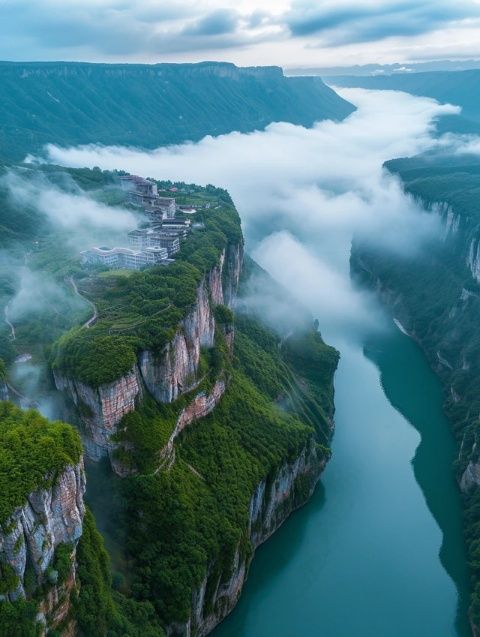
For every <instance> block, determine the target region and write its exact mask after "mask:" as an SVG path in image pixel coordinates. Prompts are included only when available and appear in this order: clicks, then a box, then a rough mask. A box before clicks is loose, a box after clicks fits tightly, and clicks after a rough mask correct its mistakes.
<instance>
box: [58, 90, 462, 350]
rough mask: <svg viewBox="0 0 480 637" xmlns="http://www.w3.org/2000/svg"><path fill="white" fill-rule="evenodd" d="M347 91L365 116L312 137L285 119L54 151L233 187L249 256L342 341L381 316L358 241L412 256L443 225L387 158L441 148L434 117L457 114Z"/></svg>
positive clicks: (323, 126) (398, 97)
mask: <svg viewBox="0 0 480 637" xmlns="http://www.w3.org/2000/svg"><path fill="white" fill-rule="evenodd" d="M340 92H341V94H342V96H344V97H345V98H346V99H348V100H349V101H351V102H353V103H354V104H355V105H356V106H357V107H358V110H357V111H356V112H355V113H353V114H352V115H351V116H350V117H348V118H347V119H346V120H345V121H343V122H340V123H337V122H332V121H325V122H320V123H318V124H317V125H316V126H315V127H314V128H313V129H305V128H302V127H300V126H294V125H291V124H285V123H277V124H272V125H270V126H269V127H268V128H267V130H266V131H264V132H255V133H251V134H247V135H244V134H240V133H232V134H229V135H224V136H221V137H217V138H212V137H206V138H205V139H203V140H202V141H201V142H199V143H196V144H194V143H189V144H184V145H180V146H173V147H169V148H159V149H157V150H155V151H152V152H144V151H142V150H137V149H131V148H120V147H101V146H86V147H80V148H67V149H65V148H59V147H56V146H48V147H47V149H46V152H47V155H48V159H49V160H50V161H52V162H54V163H56V164H61V165H67V166H73V167H81V166H90V167H92V166H100V167H101V168H102V169H115V168H116V169H123V170H127V171H129V172H132V173H137V174H140V175H143V176H150V177H155V178H161V179H172V180H175V181H176V180H178V181H186V182H196V183H199V184H207V183H214V184H215V185H218V186H223V187H225V188H227V189H228V190H229V191H230V194H231V195H232V197H233V199H234V201H235V203H236V205H237V208H238V210H239V212H240V215H241V217H242V220H243V226H244V232H245V237H246V241H247V249H248V250H249V251H250V252H251V254H252V255H253V257H254V258H255V259H256V260H257V261H258V263H259V264H260V265H261V266H262V267H264V268H265V269H266V270H267V271H268V272H269V273H270V274H271V275H272V276H273V277H274V278H275V279H276V280H277V281H279V282H280V283H282V284H283V285H284V286H286V287H287V288H288V290H289V291H290V293H291V294H292V295H293V296H294V298H296V299H297V300H298V301H299V302H300V303H302V304H304V305H305V306H306V307H307V308H308V309H309V310H310V311H311V312H312V314H313V315H314V316H315V317H318V318H319V320H320V327H321V329H322V332H323V333H324V334H325V335H326V336H327V338H328V339H332V340H334V341H335V342H338V339H339V338H340V339H341V338H344V337H345V336H346V335H347V334H352V333H356V332H357V331H358V330H363V329H365V328H369V327H370V326H371V325H372V324H374V323H375V322H376V321H377V318H378V316H377V310H376V309H375V305H374V303H373V301H372V300H371V299H370V298H368V297H367V296H366V295H365V294H364V293H362V292H360V291H358V290H356V289H355V288H354V286H353V285H352V283H351V281H350V277H349V254H350V246H351V241H352V236H353V235H354V234H358V235H360V236H362V237H363V238H366V239H368V240H369V241H372V242H374V243H375V244H376V245H380V246H383V247H384V248H385V249H386V250H391V251H395V252H397V253H398V252H400V253H401V254H404V255H405V258H409V257H410V256H411V255H412V254H415V252H416V251H417V250H419V249H422V246H424V245H425V242H427V241H428V240H429V239H430V238H431V237H433V236H435V235H436V233H437V231H438V230H439V228H438V226H437V224H438V223H439V222H438V219H437V218H436V217H435V216H433V215H429V214H427V213H425V212H424V211H422V210H421V209H420V208H419V206H418V205H417V204H416V203H415V202H414V201H413V200H412V199H411V198H409V197H408V196H406V195H405V194H404V193H403V191H402V188H401V185H400V183H399V181H398V180H397V178H395V177H393V176H391V175H390V174H388V173H387V172H386V171H385V170H384V168H383V167H382V165H383V162H384V161H385V160H387V159H391V158H395V157H401V156H409V155H413V154H417V153H420V152H423V151H425V150H427V149H430V148H433V147H435V145H436V144H439V143H440V142H438V140H437V141H436V140H435V139H434V138H433V136H432V132H433V129H434V123H435V118H437V117H438V116H440V115H443V114H446V113H457V112H458V110H459V109H458V108H457V107H454V106H451V105H439V104H438V103H436V102H435V101H433V100H431V99H427V98H417V97H413V96H410V95H407V94H405V93H399V92H386V91H384V92H380V91H365V90H361V89H352V90H341V91H340ZM256 302H257V305H258V304H260V305H261V304H262V303H263V305H264V311H265V312H266V313H267V314H268V312H269V309H270V310H271V307H270V304H269V301H268V299H265V298H261V295H260V298H257V299H256ZM283 314H287V315H288V308H287V310H286V312H284V313H283ZM281 316H282V313H281V312H278V308H276V309H275V310H274V311H270V319H271V321H272V322H273V323H275V322H278V321H280V320H281Z"/></svg>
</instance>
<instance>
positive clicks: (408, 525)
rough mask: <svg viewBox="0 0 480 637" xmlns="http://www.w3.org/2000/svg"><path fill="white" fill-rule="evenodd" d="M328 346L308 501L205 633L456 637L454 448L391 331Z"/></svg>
mask: <svg viewBox="0 0 480 637" xmlns="http://www.w3.org/2000/svg"><path fill="white" fill-rule="evenodd" d="M336 345H337V347H339V348H340V349H341V353H342V358H341V362H340V365H339V369H338V372H337V376H336V410H337V411H336V432H335V436H334V440H333V457H332V460H331V461H330V463H329V465H328V466H327V469H326V470H325V472H324V475H323V476H322V479H321V482H320V483H319V486H318V487H317V490H316V492H315V494H314V496H313V498H312V499H311V501H310V502H309V503H308V504H307V505H306V506H305V507H304V508H303V509H301V510H300V511H299V512H297V513H296V514H295V515H293V516H291V517H290V519H289V520H288V521H287V522H286V523H285V524H284V526H283V527H282V528H281V529H280V530H279V531H278V532H277V534H276V535H274V536H273V538H272V539H270V540H269V541H268V542H267V543H266V544H264V545H263V546H262V547H260V549H259V550H258V552H257V555H256V558H255V560H254V562H253V564H252V568H251V571H250V576H249V579H248V582H247V584H246V586H245V589H244V592H243V595H242V597H241V599H240V602H239V604H238V606H237V608H236V609H235V611H234V612H233V613H232V614H231V615H230V617H228V618H227V619H226V620H225V621H224V623H223V624H222V625H221V626H220V627H219V628H218V629H217V630H216V631H215V632H214V637H300V636H305V637H306V636H308V635H319V636H320V635H321V636H322V637H352V636H353V635H355V637H452V636H457V637H464V636H467V635H469V628H468V622H467V618H466V606H465V602H466V599H467V596H468V576H467V572H466V568H465V567H464V564H465V555H464V545H463V539H462V529H461V510H460V497H459V493H458V490H457V488H456V485H455V482H454V479H453V475H452V473H451V471H450V467H451V462H452V460H453V455H454V441H453V438H452V436H451V433H450V431H449V428H448V423H447V421H446V419H445V417H444V415H443V413H442V409H441V404H442V392H441V388H440V385H439V382H438V380H437V378H436V377H435V376H434V374H433V373H432V371H431V370H430V369H429V367H428V365H427V362H426V360H425V358H424V356H423V354H422V352H421V351H420V350H419V348H418V347H417V345H416V344H415V343H413V342H412V341H411V340H410V339H409V338H408V337H407V336H405V335H404V334H402V333H401V332H400V331H399V330H398V329H397V328H396V327H395V326H394V325H393V324H392V326H391V327H390V328H388V329H386V330H385V331H384V332H381V333H377V334H376V335H375V336H371V337H369V338H368V339H367V341H365V342H364V343H359V344H358V345H352V344H351V343H350V344H346V343H341V344H339V343H337V344H336ZM432 512H433V513H432ZM440 525H441V526H440ZM442 544H443V546H442ZM459 600H460V602H459ZM457 610H458V613H457ZM457 614H458V617H457Z"/></svg>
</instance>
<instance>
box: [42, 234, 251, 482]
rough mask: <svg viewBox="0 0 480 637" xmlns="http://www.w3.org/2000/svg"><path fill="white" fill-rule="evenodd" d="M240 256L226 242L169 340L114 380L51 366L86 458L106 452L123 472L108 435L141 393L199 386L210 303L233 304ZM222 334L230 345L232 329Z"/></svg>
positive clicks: (162, 398) (211, 325)
mask: <svg viewBox="0 0 480 637" xmlns="http://www.w3.org/2000/svg"><path fill="white" fill-rule="evenodd" d="M242 255H243V246H242V244H241V243H236V244H229V245H228V246H227V247H226V248H225V249H224V250H223V251H222V252H221V254H220V257H219V259H218V263H217V264H216V265H215V266H214V267H212V268H211V269H210V270H209V271H208V272H207V273H206V274H205V275H204V276H203V278H202V280H201V282H200V285H199V286H198V288H197V291H196V298H195V302H194V304H193V307H191V309H190V310H189V311H188V313H187V314H186V316H185V318H184V319H182V320H181V321H180V323H179V324H178V326H176V329H175V333H174V336H173V338H172V339H171V340H169V341H168V342H167V343H166V345H165V346H164V347H163V348H162V350H161V351H160V352H154V351H151V350H144V349H142V350H140V351H139V352H138V355H137V361H136V362H135V364H134V365H133V367H132V369H131V370H130V371H129V372H128V373H126V374H125V375H123V376H121V377H120V378H118V379H117V380H115V381H114V382H111V383H108V384H105V385H99V386H98V387H92V386H89V385H88V384H86V383H84V382H82V381H80V380H78V379H76V378H74V377H68V376H66V375H64V373H63V371H62V369H56V370H54V377H55V383H56V386H57V388H58V389H59V390H61V391H64V392H66V393H67V394H68V395H69V396H70V398H71V399H72V401H73V403H74V404H75V406H76V408H77V412H78V415H79V417H80V419H81V421H82V423H83V424H84V426H85V435H84V444H85V450H86V452H87V454H88V455H89V457H90V458H91V459H94V460H98V459H99V458H100V457H102V456H104V455H106V454H109V455H110V457H111V458H112V463H113V466H114V468H115V469H116V470H117V471H118V472H119V473H123V472H124V467H123V466H122V465H121V464H119V463H115V460H114V459H113V455H114V453H113V452H114V451H115V450H116V449H117V447H118V445H117V444H116V443H115V442H114V440H113V438H114V437H115V434H116V433H117V431H118V425H119V423H120V422H121V421H122V418H123V417H124V416H125V415H126V414H128V413H130V412H132V411H134V410H135V409H136V408H137V407H138V406H139V404H140V403H141V401H142V397H143V395H144V393H145V391H148V392H149V393H150V395H151V396H153V397H154V398H155V400H156V401H158V402H159V403H172V402H174V401H176V400H178V399H179V398H180V397H181V396H183V395H184V394H187V393H189V392H191V391H192V390H195V388H197V387H198V386H199V384H200V383H201V381H202V380H203V377H202V376H201V375H200V373H199V366H200V359H201V352H202V350H203V349H209V348H212V347H213V346H214V342H215V334H216V330H217V329H218V327H217V322H216V320H215V307H216V305H218V304H222V305H223V304H228V305H232V303H233V302H234V299H235V294H236V290H237V288H238V282H239V277H240V271H241V264H242ZM220 330H222V327H221V326H220ZM227 337H229V338H230V344H232V340H231V339H232V338H233V331H232V330H230V331H228V333H227ZM224 386H225V384H224V382H223V385H222V387H224ZM215 393H216V394H218V393H219V391H218V389H217V391H216V392H215ZM216 400H219V396H217V398H216ZM196 402H198V398H194V399H193V404H192V407H191V408H190V412H191V413H195V412H196V411H197V408H196V407H195V403H196ZM200 411H202V410H200ZM192 420H193V417H191V418H190V422H191V421H192ZM182 423H183V424H182ZM185 423H186V419H185V418H184V417H182V416H179V422H178V424H177V425H176V427H175V430H176V431H179V430H181V429H183V427H184V426H185Z"/></svg>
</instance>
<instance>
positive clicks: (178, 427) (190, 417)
mask: <svg viewBox="0 0 480 637" xmlns="http://www.w3.org/2000/svg"><path fill="white" fill-rule="evenodd" d="M226 388H227V385H226V382H225V380H224V379H221V380H217V382H216V383H215V385H214V386H213V388H212V390H211V391H210V392H204V391H201V392H199V393H198V394H197V395H196V396H195V398H194V399H193V400H192V402H191V403H189V404H188V405H187V406H186V407H185V408H184V409H182V411H181V412H180V415H179V416H178V420H177V422H176V424H175V428H174V430H173V432H172V434H171V436H170V438H169V439H168V442H167V444H166V445H165V447H164V448H163V449H162V458H161V459H162V462H161V465H162V466H171V465H172V464H173V462H174V461H175V455H174V454H175V440H176V439H177V438H178V436H179V435H180V434H181V433H182V431H183V430H184V429H185V427H188V425H191V424H192V423H193V422H195V421H196V420H199V419H200V418H204V417H205V416H208V414H210V413H211V412H212V411H213V410H214V409H215V407H216V406H217V405H218V403H219V402H220V399H221V398H222V396H223V394H224V393H225V390H226Z"/></svg>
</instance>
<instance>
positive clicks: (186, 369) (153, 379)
mask: <svg viewBox="0 0 480 637" xmlns="http://www.w3.org/2000/svg"><path fill="white" fill-rule="evenodd" d="M214 339H215V318H214V316H213V304H212V303H211V301H210V295H209V289H208V287H207V281H206V280H204V281H202V283H201V285H200V286H199V288H198V293H197V301H196V303H195V306H194V307H193V309H192V311H191V312H190V313H189V314H188V315H187V317H186V318H185V319H184V320H183V321H182V323H181V325H180V327H179V328H178V330H177V333H176V334H175V337H174V339H173V340H172V341H171V342H170V343H168V344H167V346H166V347H165V349H164V350H163V352H162V355H161V356H160V357H159V358H158V359H156V357H155V356H154V355H153V354H152V352H149V351H145V352H142V353H141V354H140V359H139V366H140V371H141V374H142V378H143V381H144V383H145V385H146V387H147V389H148V391H149V392H150V393H151V394H152V396H153V397H154V398H155V399H156V400H157V401H158V402H162V403H170V402H173V401H174V400H176V399H177V398H178V397H179V396H181V395H182V394H184V393H186V392H188V391H190V390H192V389H193V388H194V387H195V386H196V385H197V384H198V381H199V379H198V378H197V370H198V365H199V362H200V350H201V348H202V347H212V346H213V343H214Z"/></svg>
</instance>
